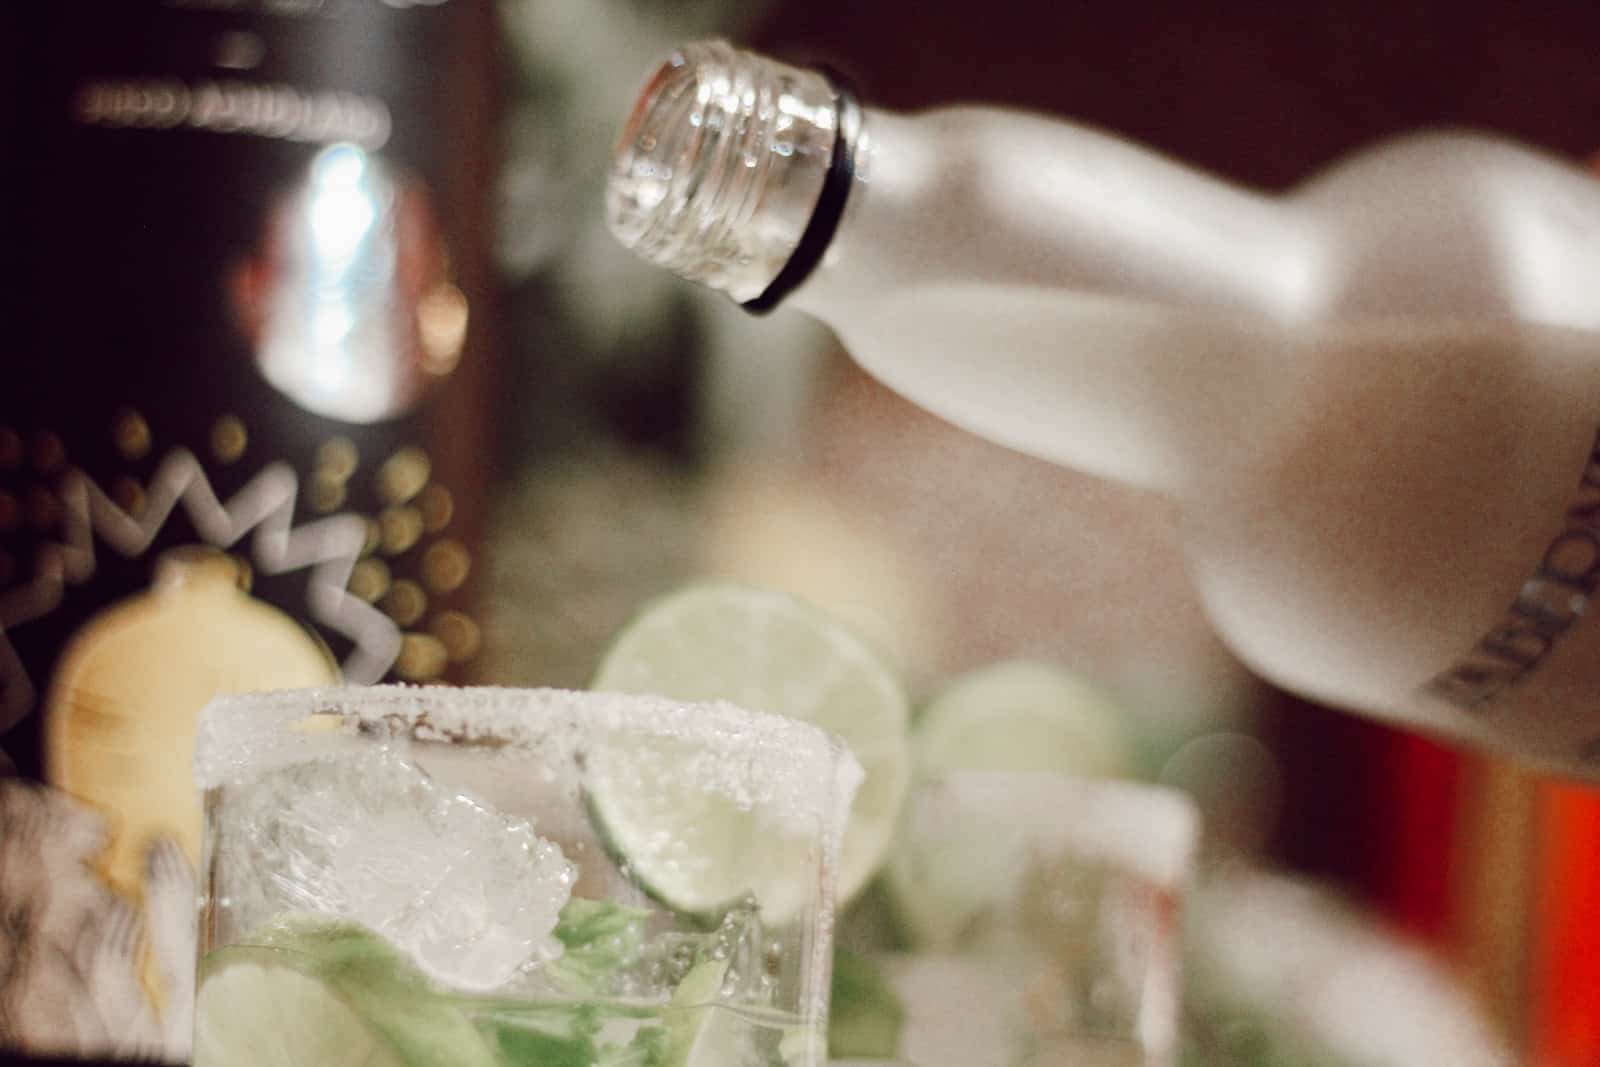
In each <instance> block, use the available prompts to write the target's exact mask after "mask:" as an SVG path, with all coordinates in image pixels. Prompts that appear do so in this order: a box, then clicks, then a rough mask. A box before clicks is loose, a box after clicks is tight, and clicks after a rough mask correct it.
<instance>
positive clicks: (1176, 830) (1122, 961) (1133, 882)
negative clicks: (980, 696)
mask: <svg viewBox="0 0 1600 1067" xmlns="http://www.w3.org/2000/svg"><path fill="white" fill-rule="evenodd" d="M1198 828H1199V827H1198V816H1197V814H1196V811H1195V808H1194V806H1193V804H1192V803H1191V802H1190V801H1189V799H1188V797H1187V796H1186V795H1184V794H1182V793H1179V792H1177V791H1175V790H1170V789H1164V788H1160V787H1155V786H1149V785H1144V784H1139V783H1132V782H1125V781H1109V780H1097V779H1084V778H1073V777H1068V776H1063V775H1056V774H1032V773H1001V772H989V771H964V772H953V773H949V774H946V775H943V776H940V777H937V778H934V779H931V780H929V781H925V782H923V783H921V784H920V785H919V786H918V787H917V788H915V789H914V790H913V792H912V794H911V796H910V798H909V801H908V806H907V810H906V813H905V816H904V819H903V823H902V827H901V837H900V840H899V841H898V843H897V846H896V849H895V852H894V854H893V858H892V859H891V862H890V868H889V871H888V874H887V876H888V878H889V879H890V881H891V882H892V883H893V886H894V893H893V896H894V899H895V901H896V905H897V909H898V911H899V915H898V916H897V918H898V919H899V921H900V922H901V923H902V924H904V926H905V927H906V928H907V929H909V930H911V931H913V932H914V934H915V937H916V940H917V942H918V944H919V946H920V948H919V950H918V951H917V952H914V953H894V954H887V955H883V956H880V957H879V959H878V960H877V963H878V965H879V967H880V969H881V971H882V972H883V974H884V976H885V978H886V979H887V980H888V982H889V985H890V987H891V988H892V989H893V990H894V991H895V994H896V995H897V997H898V999H899V1001H900V1003H901V1005H902V1008H903V1010H904V1023H903V1028H902V1030H901V1035H900V1055H901V1057H902V1058H904V1059H906V1060H909V1061H911V1062H913V1063H915V1064H917V1065H918V1067H958V1065H969V1067H970V1065H973V1064H977V1063H980V1062H981V1063H983V1064H987V1065H992V1067H1170V1065H1171V1064H1172V1063H1173V1062H1174V1061H1175V1059H1176V1055H1177V1038H1178V1019H1179V999H1180V987H1179V959H1180V955H1181V936H1182V931H1181V922H1180V916H1181V906H1182V901H1183V895H1184V890H1185V888H1186V887H1187V885H1188V883H1189V881H1190V878H1191V874H1192V870H1193V866H1194V862H1195V851H1196V847H1197V838H1198Z"/></svg>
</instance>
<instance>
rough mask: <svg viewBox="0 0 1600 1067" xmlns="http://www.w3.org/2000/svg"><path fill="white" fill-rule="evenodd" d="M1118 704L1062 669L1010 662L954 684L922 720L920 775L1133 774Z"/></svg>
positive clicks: (915, 738)
mask: <svg viewBox="0 0 1600 1067" xmlns="http://www.w3.org/2000/svg"><path fill="white" fill-rule="evenodd" d="M1123 719H1124V713H1123V711H1122V709H1121V708H1120V707H1119V706H1118V704H1117V702H1116V700H1115V699H1113V698H1112V697H1111V696H1110V695H1109V694H1107V693H1105V692H1103V691H1102V690H1100V689H1098V688H1096V687H1095V686H1094V685H1092V684H1090V683H1089V682H1086V681H1084V680H1083V679H1081V678H1078V677H1076V676H1074V675H1072V674H1070V673H1068V672H1067V671H1064V670H1062V669H1061V668H1059V667H1054V666H1051V665H1049V664H1045V663H1035V662H1031V661H1027V660H1009V661H1005V662H1001V663H996V664H992V665H990V666H987V667H981V668H979V669H977V670H974V671H971V672H970V673H967V674H964V675H962V676H961V677H959V678H957V679H956V680H955V681H953V682H951V683H950V685H949V686H947V687H946V688H945V689H944V690H943V691H941V692H940V693H939V694H938V695H936V696H935V697H934V698H933V699H932V700H931V701H929V702H928V704H927V706H926V707H925V708H924V709H923V711H922V714H921V715H919V716H918V718H917V722H916V725H915V727H914V728H913V730H912V736H911V750H912V759H913V761H914V763H915V765H916V768H917V772H918V774H919V775H927V776H934V775H938V774H941V773H943V772H946V771H957V770H986V771H1048V772H1058V773H1063V774H1075V775H1080V776H1084V777H1091V778H1115V777H1121V776H1124V775H1127V774H1130V773H1131V772H1132V771H1133V769H1134V766H1135V761H1134V757H1133V754H1132V753H1131V751H1130V744H1129V741H1128V738H1127V734H1126V730H1125V727H1124V726H1123Z"/></svg>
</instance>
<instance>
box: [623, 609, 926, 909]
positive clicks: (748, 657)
mask: <svg viewBox="0 0 1600 1067" xmlns="http://www.w3.org/2000/svg"><path fill="white" fill-rule="evenodd" d="M593 688H595V689H602V690H611V691H615V692H623V693H658V694H660V695H662V696H666V697H670V698H672V699H674V700H683V701H716V700H723V701H728V702H730V703H732V704H736V705H738V706H740V707H744V708H748V709H750V710H753V711H765V712H770V713H774V714H778V715H786V716H789V717H791V718H794V719H800V720H803V721H805V722H809V723H813V724H815V725H817V726H819V727H821V728H822V729H824V730H827V731H829V732H831V733H833V734H834V735H836V736H837V737H839V738H840V739H842V740H843V741H844V742H845V744H847V745H848V746H849V747H850V750H851V751H852V752H853V753H854V754H855V757H856V758H857V759H858V760H859V761H860V762H861V765H862V768H863V770H864V771H865V772H866V775H865V778H864V779H863V781H862V784H861V788H860V789H859V791H858V792H857V793H856V797H855V803H854V805H853V807H852V808H851V811H850V821H849V824H848V826H847V827H846V829H845V834H844V839H843V844H842V849H841V856H840V865H839V895H840V897H841V898H842V899H849V898H850V897H851V896H853V895H854V894H855V893H856V892H857V891H858V890H860V889H861V887H862V886H863V885H865V884H866V882H867V880H868V878H870V877H871V875H872V873H873V872H874V871H875V870H876V869H877V867H878V865H879V863H880V862H881V860H882V858H883V855H884V853H885V852H886V851H887V849H888V846H889V840H890V836H891V835H892V834H893V832H894V826H895V821H896V819H897V818H898V816H899V812H900V806H901V804H902V802H903V801H904V799H905V793H906V786H907V781H908V779H909V776H910V759H909V755H908V751H907V747H906V723H907V719H908V717H909V716H908V710H907V704H906V697H905V692H904V690H903V689H902V688H901V685H900V681H899V679H898V678H897V677H896V675H895V673H894V672H893V671H892V670H890V669H889V668H887V667H886V666H885V665H884V663H883V661H882V660H881V659H880V658H879V656H878V655H877V654H876V653H875V652H874V651H873V649H872V648H870V647H869V646H868V645H867V644H866V643H865V642H864V641H863V640H862V639H861V638H859V637H857V636H856V635H855V633H854V632H852V631H851V630H850V629H849V628H848V627H846V626H843V625H841V624H840V623H839V622H837V621H836V620H835V619H833V618H832V617H830V616H828V615H826V614H824V613H823V612H822V611H820V610H818V609H816V608H814V607H811V606H809V605H807V604H805V603H803V602H802V601H800V600H797V599H795V598H794V597H791V596H788V595H787V594H784V593H776V592H771V591H767V590H761V589H753V588H749V587H745V586H738V585H724V584H707V585H696V586H691V587H690V588H688V589H685V590H682V591H680V592H677V593H672V594H669V595H667V596H665V597H663V598H661V599H659V600H656V601H654V602H652V603H651V604H649V605H647V606H646V607H645V608H644V610H643V611H642V612H641V613H640V614H639V615H638V616H637V617H636V618H635V619H634V620H633V622H631V623H630V624H629V625H628V626H627V627H626V628H624V629H623V630H622V632H621V633H620V634H619V635H618V636H617V637H616V639H615V640H614V641H613V642H612V644H611V647H610V648H609V649H608V650H607V652H606V654H605V656H604V657H603V659H602V661H601V664H600V667H599V670H598V671H597V673H596V675H595V679H594V682H593ZM658 810H659V813H660V815H661V817H662V818H670V817H671V809H670V807H669V806H668V805H665V804H663V805H660V806H658ZM695 817H696V818H701V817H703V813H697V814H696V816H695ZM601 819H602V821H606V819H607V816H606V813H605V812H604V811H602V812H601ZM678 821H679V822H680V823H682V824H684V825H683V826H682V827H660V826H642V825H632V826H627V827H620V826H617V825H615V824H614V823H613V824H611V825H609V827H608V830H609V832H610V837H611V840H612V841H613V843H614V844H615V845H616V846H617V847H618V848H619V849H620V850H621V851H622V853H623V854H624V856H625V857H626V858H627V859H628V860H629V861H630V864H631V866H632V867H633V870H634V873H635V875H636V877H638V878H639V880H640V881H641V882H642V883H644V884H645V885H647V886H653V887H655V888H656V889H661V888H662V887H663V886H665V885H666V884H667V883H669V882H671V883H673V884H672V887H671V889H670V890H669V891H668V893H667V895H666V896H665V897H664V898H663V899H665V900H666V902H667V903H668V904H670V905H672V906H674V907H678V908H680V909H685V910H693V911H703V910H706V909H707V908H709V907H714V906H717V905H721V904H723V903H725V900H723V899H719V898H718V896H717V894H715V893H709V892H708V893H701V892H699V891H698V887H697V886H696V885H695V884H692V880H689V879H685V878H684V877H682V874H683V872H682V870H681V868H682V863H681V859H682V854H677V855H671V856H668V855H662V856H656V855H654V854H652V853H650V852H649V850H648V849H645V848H640V847H637V845H630V842H639V843H642V842H644V841H647V840H649V839H650V838H651V837H652V835H656V836H660V834H659V831H663V830H671V831H674V832H676V830H678V829H681V828H687V824H688V821H689V820H688V819H687V818H686V817H685V818H680V819H679V820H678ZM717 827H718V829H717V830H716V832H717V833H719V834H726V835H728V840H729V841H730V842H731V843H733V844H739V845H740V846H741V847H743V846H742V842H741V841H740V840H739V839H738V837H737V835H738V834H739V833H741V832H745V833H748V817H747V816H743V817H742V819H741V813H739V812H737V811H733V810H730V811H727V812H725V813H723V814H722V817H721V818H720V819H718V820H717ZM624 829H625V830H627V831H628V832H627V833H626V834H624V833H622V832H621V831H623V830H624ZM709 838H710V835H709V834H708V833H707V832H705V831H702V832H700V833H698V835H697V839H696V841H695V843H694V849H710V850H711V852H710V853H707V852H704V851H699V852H695V851H693V850H686V852H687V854H691V855H697V856H699V857H700V858H701V859H702V861H703V860H704V859H705V858H706V857H707V856H708V855H710V856H715V854H716V843H715V842H714V841H712V840H710V839H709ZM727 847H728V846H724V849H723V851H727ZM715 873H717V872H712V871H708V872H707V879H706V882H707V886H708V887H710V886H712V885H716V884H717V883H718V881H719V880H718V879H717V878H714V877H711V875H714V874H715ZM723 873H727V872H723ZM761 904H762V910H763V912H764V913H765V914H766V916H767V918H768V919H769V920H770V919H773V918H774V915H773V913H772V909H771V907H770V904H771V902H770V901H769V900H767V899H763V900H762V901H761Z"/></svg>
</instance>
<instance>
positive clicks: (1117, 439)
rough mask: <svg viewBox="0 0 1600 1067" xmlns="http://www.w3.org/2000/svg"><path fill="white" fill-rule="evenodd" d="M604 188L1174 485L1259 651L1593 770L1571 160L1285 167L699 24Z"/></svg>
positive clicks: (1562, 765) (969, 396) (696, 251)
mask: <svg viewBox="0 0 1600 1067" xmlns="http://www.w3.org/2000/svg"><path fill="white" fill-rule="evenodd" d="M607 211H608V216H609V220H610V224H611V227H612V230H613V232H615V233H616V234H617V236H618V237H619V239H620V240H622V241H623V242H624V243H625V244H627V245H628V246H630V247H631V248H633V249H634V250H636V251H637V252H638V253H639V254H640V255H642V256H644V257H645V258H647V259H649V260H651V261H653V262H656V263H658V264H660V265H662V266H665V267H667V268H669V269H672V270H674V271H676V272H678V273H679V274H681V275H683V276H685V277H687V278H691V279H694V280H697V281H700V282H702V283H704V284H707V285H710V286H713V287H715V288H718V289H721V290H723V291H725V292H727V293H728V294H729V295H730V296H732V297H733V298H734V299H736V300H739V301H741V302H744V303H746V304H747V305H750V306H752V307H754V308H756V309H761V308H764V307H767V306H770V305H772V304H773V303H775V302H777V301H778V300H780V299H782V300H785V301H786V303H787V304H788V305H789V306H792V307H795V308H798V309H800V310H802V311H804V312H806V313H808V314H810V315H812V316H815V317H816V318H817V319H819V320H822V321H823V322H825V323H827V324H828V325H829V326H831V327H832V328H833V329H834V330H835V331H836V333H837V334H838V336H839V337H840V339H841V341H842V342H843V343H844V345H845V346H846V347H847V348H848V349H849V351H850V352H851V353H852V354H853V355H854V357H855V358H856V359H857V360H858V361H859V362H860V363H861V365H862V366H863V367H865V368H866V369H867V370H868V371H869V372H871V373H872V374H874V375H875V376H877V377H878V378H880V379H881V380H882V381H884V382H885V383H887V384H888V385H889V386H890V387H892V388H894V389H895V390H897V391H899V392H900V393H902V394H904V395H905V396H906V397H908V398H910V399H911V400H913V401H915V402H917V403H919V404H921V405H923V406H925V407H926V408H928V409H930V410H931V411H933V412H935V413H937V414H939V415H941V416H943V417H945V418H947V419H949V420H950V421H951V422H953V423H955V424H957V425H959V426H962V427H964V428H966V429H968V430H970V431H972V432H974V433H976V434H979V435H981V436H983V437H986V438H989V439H991V440H994V441H997V442H1000V443H1002V444H1005V445H1008V446H1011V447H1013V448H1016V449H1018V450H1020V451H1022V452H1025V453H1029V454H1031V455H1034V456H1038V457H1042V458H1044V459H1047V460H1051V461H1054V462H1057V463H1060V464H1064V465H1068V466H1071V467H1074V468H1077V469H1080V470H1083V471H1087V472H1091V473H1094V474H1098V475H1102V476H1104V477H1107V478H1111V479H1115V480H1118V481H1120V482H1124V483H1127V484H1130V485H1134V486H1140V487H1143V488H1146V489H1149V490H1152V491H1156V492H1159V493H1163V494H1165V495H1167V496H1169V497H1171V498H1172V499H1173V500H1175V501H1176V502H1177V504H1178V505H1179V507H1180V510H1181V513H1182V536H1183V539H1184V544H1185V551H1186V553H1187V557H1188V560H1189V563H1190V567H1191V573H1192V576H1193V581H1194V582H1195V584H1196V586H1197V588H1198V590H1199V592H1200V594H1201V596H1202V599H1203V601H1204V603H1205V604H1206V606H1207V610H1208V612H1209V614H1210V616H1211V618H1212V620H1213V622H1214V624H1215V625H1216V627H1217V629H1218V631H1219V632H1220V633H1221V635H1222V636H1223V637H1224V639H1225V640H1227V641H1228V642H1229V644H1230V645H1231V646H1232V647H1233V648H1234V649H1235V651H1236V652H1237V653H1238V654H1239V655H1240V656H1241V657H1242V658H1243V659H1244V660H1245V661H1246V662H1247V663H1248V664H1250V665H1252V666H1253V667H1254V668H1255V669H1256V670H1257V671H1259V672H1260V673H1261V674H1262V675H1263V676H1265V677H1267V678H1269V679H1271V680H1272V681H1274V682H1276V683H1278V684H1280V685H1282V686H1284V687H1286V688H1288V689H1291V690H1295V691H1298V692H1300V693H1302V694H1305V695H1307V696H1309V697H1311V698H1314V699H1317V700H1319V701H1323V702H1327V703H1330V704H1333V705H1337V706H1342V707H1345V708H1349V709H1352V710H1358V711H1361V712H1365V713H1367V714H1371V715H1374V716H1377V717H1380V718H1384V719H1388V720H1392V721H1396V722H1399V723H1402V724H1406V725H1409V726H1411V727H1413V728H1416V729H1419V730H1422V731H1425V732H1429V733H1433V734H1437V735H1441V736H1446V737H1450V738H1455V739H1458V740H1463V741H1468V742H1471V743H1476V744H1482V745H1487V746H1491V747H1494V748H1497V749H1501V750H1505V751H1509V752H1512V753H1516V754H1518V755H1520V756H1521V757H1523V758H1524V759H1525V760H1527V761H1529V762H1531V763H1533V764H1536V765H1539V766H1542V767H1544V768H1547V769H1551V770H1554V771H1557V772H1560V773H1564V774H1568V775H1573V776H1577V777H1587V778H1591V779H1597V780H1600V620H1595V619H1590V618H1588V617H1587V616H1588V615H1590V614H1593V613H1594V611H1593V609H1594V607H1595V597H1596V592H1597V587H1600V440H1597V436H1596V431H1597V427H1600V181H1596V180H1595V179H1594V178H1593V177H1591V176H1590V175H1588V174H1586V173H1585V172H1583V171H1582V170H1580V169H1578V168H1577V167H1574V166H1572V165H1569V164H1567V163H1565V162H1563V161H1561V160H1558V159H1555V158H1552V157H1549V156H1547V155H1544V154H1541V153H1539V152H1537V151H1533V150H1530V149H1527V148H1524V147H1519V146H1517V145H1514V144H1510V143H1506V142H1504V141H1499V140H1495V139H1491V138H1486V137H1482V136H1477V135H1473V134H1466V133H1453V132H1452V133H1426V134H1420V135H1415V136H1410V137H1406V138H1402V139H1399V140H1396V141H1391V142H1388V143H1384V144H1380V145H1378V146H1376V147H1374V148H1372V149H1370V150H1368V151H1365V152H1362V153H1360V154H1357V155H1355V156H1353V157H1351V158H1349V159H1346V160H1344V161H1342V162H1339V163H1337V164H1335V165H1333V166H1331V167H1329V168H1328V169H1326V170H1323V171H1322V172H1321V173H1319V174H1317V175H1315V176H1314V177H1312V178H1311V179H1309V180H1308V181H1306V182H1304V183H1303V184H1301V185H1299V186H1298V187H1296V188H1294V189H1292V190H1290V191H1288V192H1287V193H1285V194H1282V195H1263V194H1259V193H1256V192H1252V191H1249V190H1246V189H1241V188H1238V187H1235V186H1232V185H1230V184H1227V183H1225V182H1222V181H1219V180H1217V179H1215V178H1212V177H1209V176H1207V175H1204V174H1201V173H1199V172H1196V171H1194V170H1191V169H1188V168H1186V167H1183V166H1181V165H1179V164H1177V163H1174V162H1172V161H1170V160H1168V159H1165V158H1163V157H1161V156H1159V155H1157V154H1154V153H1152V152H1149V151H1147V150H1144V149H1142V148H1139V147H1137V146H1134V145H1131V144H1128V143H1126V142H1124V141H1121V140H1118V139H1116V138H1114V137H1110V136H1107V135H1105V134H1102V133H1098V132H1095V131H1093V130H1090V129H1086V128H1083V127H1081V126H1076V125H1073V124H1071V123H1069V122H1065V121H1060V120H1056V119H1050V118H1044V117H1036V116H1030V115H1025V114H1018V113H1013V112H1005V111H1000V110H993V109H979V108H956V109H948V110H941V111H934V112H930V113H926V114H920V115H915V116H902V115H896V114H889V113H885V112H880V111H875V110H870V109H867V110H863V109H860V108H858V107H857V106H856V104H855V102H854V100H853V98H852V97H851V96H850V94H849V93H848V92H847V91H846V90H844V89H843V88H842V87H840V86H839V85H838V84H837V83H836V82H835V81H833V80H832V79H830V78H829V77H828V76H826V75H824V74H823V73H820V72H813V71H806V70H799V69H795V68H792V67H788V66H785V65H782V64H779V63H776V62H773V61H771V60H768V59H765V58H762V57H758V56H755V55H752V54H750V53H746V52H741V51H738V50H736V49H734V48H732V47H730V46H729V45H727V44H725V43H723V42H718V41H708V42H699V43H694V44H689V45H686V46H684V47H683V48H682V49H681V50H680V51H679V52H678V53H677V54H675V55H674V56H672V57H671V58H670V59H669V60H668V61H667V62H666V63H665V64H664V65H663V66H662V67H661V68H660V69H659V70H658V71H656V72H655V73H654V75H653V76H652V77H651V78H650V79H649V81H648V83H647V84H646V86H645V88H644V90H643V92H642V94H641V97H640V99H639V103H638V105H637V107H636V108H635V110H634V113H633V115H632V117H631V118H630V119H629V121H628V124H627V127H626V129H625V130H624V133H623V135H622V137H621V139H620V141H619V142H618V145H617V149H616V156H615V160H614V166H613V170H612V175H611V179H610V186H609V189H608V203H607ZM1061 521H1063V522H1070V521H1072V519H1071V516H1070V515H1064V516H1062V518H1061ZM1152 654H1153V655H1159V650H1152Z"/></svg>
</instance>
